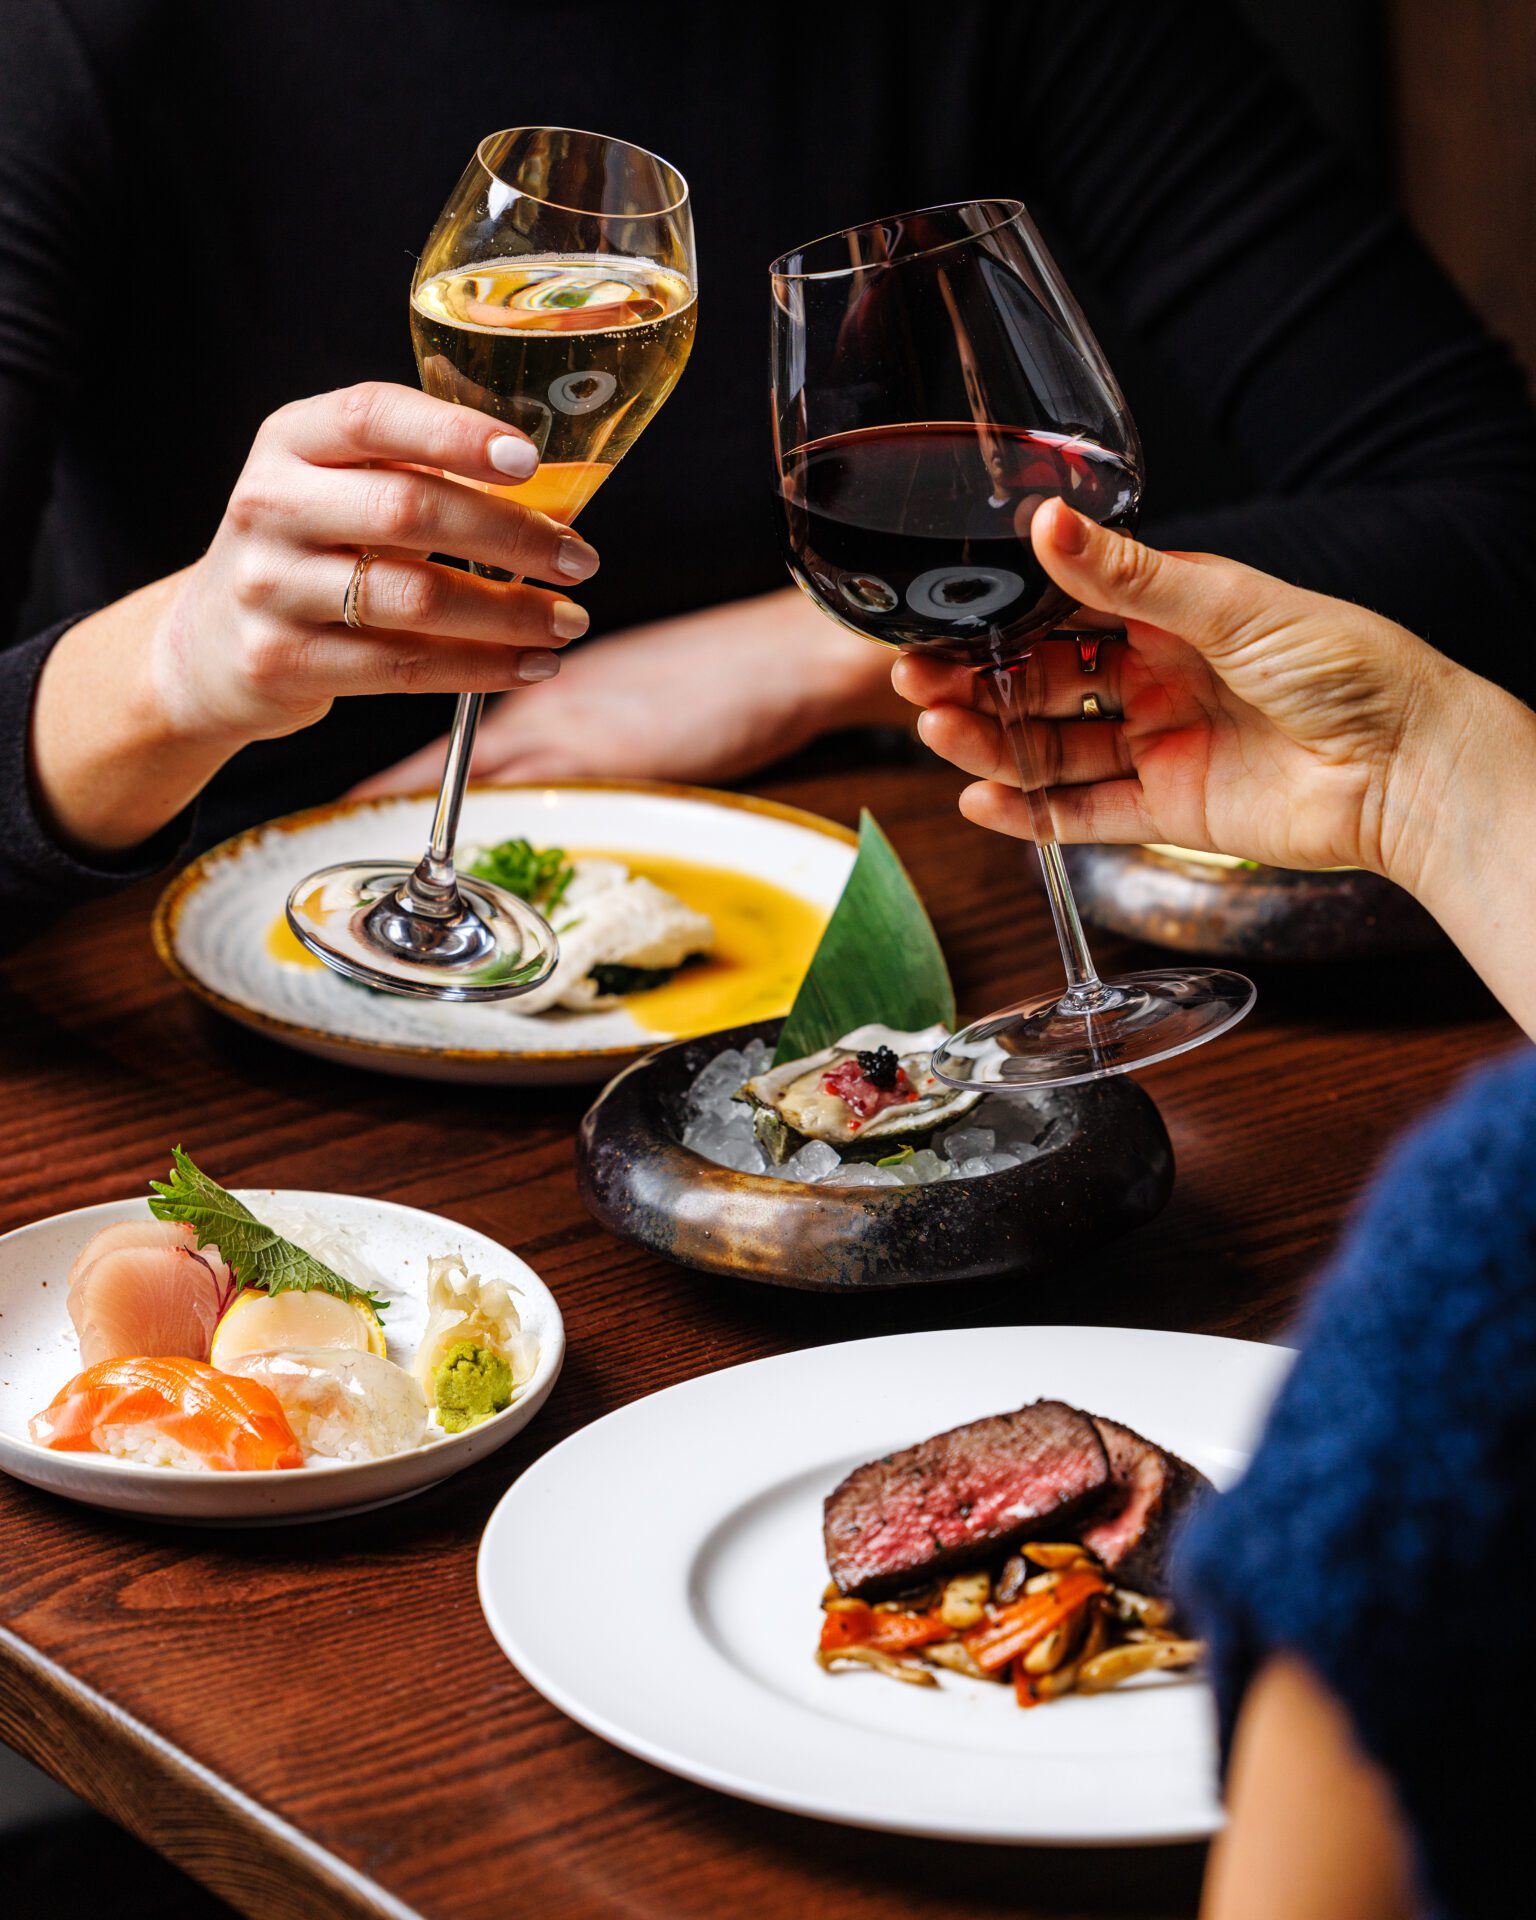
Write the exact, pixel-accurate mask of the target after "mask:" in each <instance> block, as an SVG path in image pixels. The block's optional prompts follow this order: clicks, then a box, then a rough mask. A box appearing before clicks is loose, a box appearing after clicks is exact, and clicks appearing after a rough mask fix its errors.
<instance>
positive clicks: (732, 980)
mask: <svg viewBox="0 0 1536 1920" xmlns="http://www.w3.org/2000/svg"><path fill="white" fill-rule="evenodd" d="M571 857H572V858H573V859H587V860H620V861H622V862H623V863H624V865H625V866H626V867H628V868H629V870H630V872H631V873H633V874H636V875H638V876H639V877H640V878H641V879H643V880H649V881H650V882H651V883H652V885H653V886H658V887H663V888H665V889H666V891H667V892H668V893H670V894H673V895H675V896H676V897H677V898H678V899H679V900H681V901H682V902H683V903H684V905H685V906H689V907H692V908H693V910H694V911H695V913H707V914H708V915H709V917H710V919H711V920H712V921H713V922H714V924H715V949H714V952H713V953H711V954H710V956H709V957H708V959H706V960H693V961H690V962H689V964H688V965H687V966H686V967H682V968H680V969H679V970H678V972H676V973H675V974H673V976H672V978H671V979H670V980H669V981H667V983H666V985H665V986H661V987H652V988H651V990H650V991H649V992H648V993H631V994H628V995H626V997H625V1001H624V1005H625V1007H626V1008H627V1009H628V1011H629V1017H630V1018H631V1019H632V1020H633V1021H634V1023H635V1025H636V1026H637V1027H644V1028H645V1030H646V1032H647V1033H675V1034H678V1035H680V1036H683V1037H686V1036H687V1035H689V1034H694V1033H714V1032H715V1031H717V1030H718V1029H719V1028H721V1027H734V1026H739V1025H741V1024H742V1023H743V1022H745V1021H748V1020H771V1019H773V1018H774V1017H775V1016H776V1015H777V1014H781V1013H788V1011H789V1008H790V1004H791V1002H792V1001H793V1000H794V997H795V994H796V992H797V991H798V989H799V986H800V982H801V980H802V979H803V978H804V977H805V970H806V968H807V967H808V966H809V965H810V964H811V956H812V954H814V953H815V951H816V947H817V944H818V943H819V941H820V939H821V936H822V934H823V933H824V932H825V930H826V925H827V920H828V917H829V916H828V913H827V911H826V909H825V908H822V907H818V906H815V905H813V904H812V902H811V901H809V900H803V899H802V898H801V897H800V895H799V894H797V893H791V892H789V890H788V889H787V888H785V887H778V886H775V885H774V884H773V882H772V881H771V880H759V879H756V878H755V877H754V876H753V875H751V874H749V873H733V872H731V871H730V869H729V868H726V867H706V866H701V865H700V864H699V862H698V861H696V860H676V859H673V858H672V857H671V856H670V855H668V854H660V853H609V852H606V851H601V852H600V851H598V850H597V849H595V848H591V847H583V848H581V849H580V850H579V851H573V852H572V854H571Z"/></svg>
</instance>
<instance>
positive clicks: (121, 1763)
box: [0, 1626, 421, 1920]
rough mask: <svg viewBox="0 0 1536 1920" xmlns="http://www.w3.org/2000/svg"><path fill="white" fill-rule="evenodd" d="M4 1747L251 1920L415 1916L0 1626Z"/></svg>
mask: <svg viewBox="0 0 1536 1920" xmlns="http://www.w3.org/2000/svg"><path fill="white" fill-rule="evenodd" d="M0 1739H4V1740H5V1742H6V1743H7V1744H8V1745H9V1746H11V1747H13V1748H14V1749H15V1750H16V1751H17V1752H18V1753H19V1754H21V1755H22V1757H23V1758H24V1759H27V1760H30V1761H31V1762H32V1763H33V1764H34V1765H36V1766H38V1767H40V1768H42V1770H43V1771H44V1772H45V1773H48V1774H50V1775H51V1776H52V1777H53V1778H54V1779H55V1780H58V1781H59V1782H60V1783H61V1784H62V1785H64V1786H66V1787H68V1788H69V1789H70V1791H71V1792H73V1793H77V1794H79V1795H80V1797H81V1798H82V1799H84V1800H87V1801H89V1802H90V1804H91V1805H92V1806H94V1807H95V1808H96V1809H97V1810H98V1811H99V1812H101V1813H103V1814H105V1815H106V1816H107V1818H108V1819H110V1820H113V1821H115V1822H116V1823H117V1825H118V1826H120V1827H124V1828H126V1829H127V1830H128V1832H130V1833H132V1834H135V1835H137V1837H138V1838H139V1839H141V1840H143V1841H144V1842H145V1843H146V1844H147V1845H149V1846H151V1847H153V1848H155V1850H156V1851H157V1852H159V1853H162V1854H164V1855H165V1856H166V1857H167V1858H168V1859H170V1860H173V1861H174V1862H175V1863H176V1864H177V1866H179V1867H181V1868H182V1869H183V1870H184V1871H185V1872H187V1873H189V1874H191V1875H192V1877H193V1878H194V1879H196V1880H198V1881H200V1882H201V1883H202V1885H204V1886H205V1887H207V1888H209V1889H210V1891H212V1892H213V1893H216V1894H217V1895H218V1896H219V1897H220V1898H221V1899H224V1900H228V1901H229V1902H230V1903H231V1904H232V1905H234V1906H236V1907H239V1908H240V1909H241V1911H242V1912H244V1913H247V1914H250V1915H252V1916H253V1917H254V1920H278V1917H279V1916H280V1917H281V1920H337V1917H338V1916H339V1915H349V1916H352V1915H355V1916H358V1917H359V1920H421V1916H420V1915H419V1914H418V1912H417V1910H416V1909H415V1908H414V1907H411V1906H407V1905H406V1904H405V1902H404V1901H402V1900H398V1899H396V1898H395V1896H394V1895H393V1894H390V1893H387V1892H386V1891H385V1890H384V1889H383V1888H382V1887H380V1886H379V1885H378V1884H377V1883H376V1882H375V1881H373V1880H371V1879H369V1877H368V1876H367V1874H365V1873H363V1872H362V1871H360V1870H359V1869H358V1868H356V1867H353V1866H350V1865H349V1864H348V1863H347V1862H346V1861H344V1860H341V1859H339V1858H338V1857H337V1856H336V1855H335V1854H333V1853H331V1852H330V1851H328V1849H326V1848H325V1847H323V1846H321V1845H320V1844H319V1843H318V1842H317V1841H314V1840H311V1839H310V1838H309V1837H308V1836H307V1835H306V1834H304V1833H302V1832H301V1831H299V1829H298V1828H296V1827H293V1826H291V1825H290V1824H289V1823H288V1822H287V1821H286V1820H283V1819H281V1818H280V1817H279V1816H278V1815H277V1814H275V1813H272V1812H271V1811H270V1810H269V1809H268V1808H266V1807H264V1806H262V1805H261V1804H260V1802H259V1801H256V1800H253V1799H252V1798H251V1797H250V1796H249V1795H248V1794H245V1793H242V1792H241V1791H240V1789H239V1788H238V1787H235V1786H233V1785H232V1784H231V1783H230V1782H229V1781H227V1780H225V1779H223V1778H221V1777H220V1776H219V1775H218V1774H216V1773H214V1772H213V1771H212V1770H211V1769H210V1768H208V1767H205V1766H203V1765H202V1764H201V1763H200V1762H198V1761H196V1760H194V1759H192V1758H191V1756H190V1755H188V1754H186V1753H183V1752H182V1751H181V1750H180V1748H178V1747H176V1746H175V1745H174V1744H173V1743H172V1742H171V1741H169V1740H166V1739H165V1738H164V1737H163V1736H161V1735H160V1734H158V1733H156V1732H155V1731H154V1730H153V1728H151V1727H147V1726H145V1725H144V1723H143V1722H142V1721H140V1720H137V1719H135V1718H134V1717H133V1715H131V1714H129V1713H125V1712H124V1711H123V1709H122V1708H120V1707H117V1706H114V1704H113V1703H112V1702H111V1701H110V1700H108V1699H107V1698H106V1697H105V1696H104V1695H102V1694H100V1693H97V1692H96V1690H95V1689H94V1688H92V1687H89V1686H87V1685H86V1684H85V1683H84V1682H82V1681H80V1680H77V1679H75V1678H74V1677H73V1676H72V1675H71V1674H69V1673H68V1672H67V1671H66V1670H65V1669H64V1668H63V1667H60V1666H59V1665H58V1664H57V1663H56V1662H54V1661H52V1660H50V1659H49V1658H48V1657H47V1655H46V1654H43V1653H40V1652H39V1651H38V1650H37V1649H36V1648H35V1647H33V1646H31V1645H30V1644H29V1643H28V1642H27V1641H25V1640H24V1639H22V1638H21V1636H20V1635H19V1634H17V1633H16V1632H15V1631H14V1630H13V1629H11V1628H8V1627H4V1626H0Z"/></svg>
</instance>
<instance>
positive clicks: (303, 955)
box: [264, 913, 325, 971]
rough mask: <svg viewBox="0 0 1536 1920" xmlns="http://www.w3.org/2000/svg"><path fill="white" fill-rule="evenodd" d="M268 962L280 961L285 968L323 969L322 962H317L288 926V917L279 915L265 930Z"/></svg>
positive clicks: (323, 963)
mask: <svg viewBox="0 0 1536 1920" xmlns="http://www.w3.org/2000/svg"><path fill="white" fill-rule="evenodd" d="M264 944H265V946H266V949H267V958H268V959H269V960H280V961H281V962H282V963H283V965H284V966H285V967H318V968H320V969H321V970H322V971H323V970H324V967H325V962H324V961H323V960H317V959H316V958H315V956H314V955H313V954H312V953H311V952H310V950H309V948H308V947H306V946H305V945H304V944H303V942H302V941H301V940H300V939H299V937H298V935H297V934H296V933H295V932H294V930H293V928H292V927H290V926H289V924H288V916H287V914H285V913H280V914H279V915H278V916H277V918H276V919H275V920H274V921H273V922H272V924H271V926H270V927H268V928H267V937H266V940H265V942H264Z"/></svg>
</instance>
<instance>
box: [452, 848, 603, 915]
mask: <svg viewBox="0 0 1536 1920" xmlns="http://www.w3.org/2000/svg"><path fill="white" fill-rule="evenodd" d="M465 872H466V873H472V874H473V875H474V876H475V878H476V879H477V880H489V881H490V883H491V885H492V886H493V887H505V888H506V890H507V892H508V893H515V894H516V895H517V897H518V899H519V900H526V901H527V902H528V904H529V906H530V907H537V908H538V910H539V912H540V913H543V914H548V913H551V912H552V911H553V910H554V909H555V908H556V907H558V906H559V904H560V902H561V901H562V900H563V899H564V898H565V893H566V889H567V888H568V887H569V886H570V884H571V882H572V880H574V879H575V877H576V869H575V867H573V866H572V865H571V863H570V861H569V860H567V859H566V857H565V849H564V848H563V847H545V848H544V849H543V850H542V851H540V850H539V849H538V848H537V847H535V846H534V845H533V844H532V842H531V841H528V840H502V841H500V842H498V844H497V845H496V846H494V847H487V848H486V849H485V851H484V852H483V853H482V854H481V855H480V857H479V858H478V859H477V860H472V861H471V862H470V863H469V865H468V866H467V867H466V868H465Z"/></svg>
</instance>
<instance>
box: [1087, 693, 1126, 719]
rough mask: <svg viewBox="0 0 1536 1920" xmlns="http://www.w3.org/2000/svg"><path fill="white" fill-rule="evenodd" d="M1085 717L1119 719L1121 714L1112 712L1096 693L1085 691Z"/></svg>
mask: <svg viewBox="0 0 1536 1920" xmlns="http://www.w3.org/2000/svg"><path fill="white" fill-rule="evenodd" d="M1083 718H1084V719H1085V720H1118V719H1119V718H1120V715H1119V714H1118V713H1111V712H1110V710H1109V708H1108V707H1106V706H1105V704H1104V702H1103V701H1102V700H1101V699H1100V698H1099V696H1098V695H1097V694H1096V693H1085V694H1084V695H1083Z"/></svg>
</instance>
